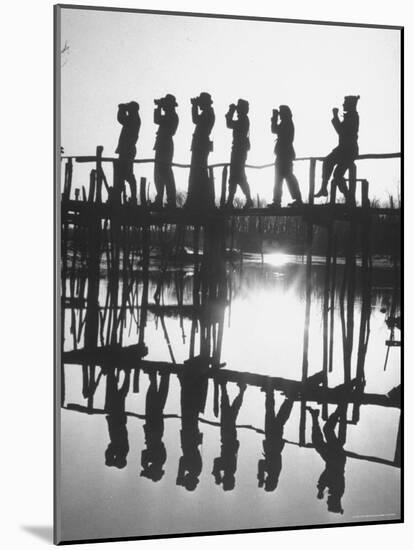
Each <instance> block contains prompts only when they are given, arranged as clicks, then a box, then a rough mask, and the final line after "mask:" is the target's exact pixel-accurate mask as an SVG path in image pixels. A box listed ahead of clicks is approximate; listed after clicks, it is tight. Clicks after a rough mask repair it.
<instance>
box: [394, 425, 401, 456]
mask: <svg viewBox="0 0 414 550" xmlns="http://www.w3.org/2000/svg"><path fill="white" fill-rule="evenodd" d="M394 464H395V466H401V417H400V422H399V424H398V434H397V443H396V445H395V454H394Z"/></svg>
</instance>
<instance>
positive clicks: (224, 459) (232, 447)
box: [212, 383, 246, 491]
mask: <svg viewBox="0 0 414 550" xmlns="http://www.w3.org/2000/svg"><path fill="white" fill-rule="evenodd" d="M245 391H246V384H239V393H238V395H237V396H236V397H235V398H234V400H233V403H232V404H231V405H230V400H229V395H228V393H227V386H226V384H225V383H222V384H221V420H220V437H221V454H220V456H219V457H217V458H215V459H214V465H213V471H212V474H213V476H214V478H215V481H216V484H217V485H220V483H221V484H222V485H223V489H224V490H225V491H232V490H233V489H234V487H235V484H236V478H235V475H236V470H237V453H238V450H239V446H240V443H239V441H238V439H237V429H236V420H237V415H238V414H239V410H240V407H241V405H242V402H243V396H244V392H245Z"/></svg>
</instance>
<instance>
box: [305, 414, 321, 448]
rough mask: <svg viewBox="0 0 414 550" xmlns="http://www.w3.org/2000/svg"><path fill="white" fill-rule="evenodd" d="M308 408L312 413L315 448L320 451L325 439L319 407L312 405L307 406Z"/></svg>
mask: <svg viewBox="0 0 414 550" xmlns="http://www.w3.org/2000/svg"><path fill="white" fill-rule="evenodd" d="M306 408H307V410H308V411H309V412H310V413H311V415H312V443H313V446H314V447H315V450H316V451H318V452H320V450H323V448H324V446H325V441H324V439H323V435H322V430H321V427H320V425H319V420H318V418H319V411H318V410H317V409H312V408H311V407H306Z"/></svg>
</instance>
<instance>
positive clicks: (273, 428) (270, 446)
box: [257, 389, 293, 491]
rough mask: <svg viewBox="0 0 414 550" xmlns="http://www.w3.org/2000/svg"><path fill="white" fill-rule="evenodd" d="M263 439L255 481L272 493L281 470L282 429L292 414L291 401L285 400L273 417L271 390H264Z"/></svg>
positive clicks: (273, 404) (272, 393) (273, 402)
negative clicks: (264, 415) (261, 455)
mask: <svg viewBox="0 0 414 550" xmlns="http://www.w3.org/2000/svg"><path fill="white" fill-rule="evenodd" d="M265 391H266V417H265V439H264V441H263V456H264V458H262V459H260V460H259V467H258V472H257V479H258V480H259V487H264V489H265V491H274V490H275V489H276V487H277V484H278V482H279V476H280V472H281V470H282V451H283V447H284V446H285V441H284V439H283V428H284V426H285V424H286V422H287V421H288V418H289V416H290V413H291V412H292V407H293V400H292V399H289V398H286V399H285V401H284V402H283V403H282V405H281V407H280V409H279V412H278V413H277V415H275V396H274V392H273V389H271V390H268V389H266V390H265Z"/></svg>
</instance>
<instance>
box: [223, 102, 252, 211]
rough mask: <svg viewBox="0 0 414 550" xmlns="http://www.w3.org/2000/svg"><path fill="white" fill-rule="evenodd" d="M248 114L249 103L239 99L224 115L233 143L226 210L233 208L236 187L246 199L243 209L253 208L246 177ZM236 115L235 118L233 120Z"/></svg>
mask: <svg viewBox="0 0 414 550" xmlns="http://www.w3.org/2000/svg"><path fill="white" fill-rule="evenodd" d="M248 112H249V102H248V101H246V100H245V99H239V100H238V102H237V105H235V104H234V103H232V104H231V105H230V106H229V110H228V112H227V113H226V125H227V128H230V129H231V130H233V143H232V149H231V157H230V176H229V196H228V198H227V202H226V206H227V207H228V208H233V200H234V196H235V194H236V189H237V186H238V185H239V186H240V189H241V190H242V191H243V193H244V195H245V197H246V203H245V205H244V208H251V207H252V206H253V201H252V198H251V194H250V187H249V183H248V181H247V176H246V160H247V153H248V151H249V150H250V138H249V131H250V121H249V117H248ZM236 113H237V118H234V115H235V114H236Z"/></svg>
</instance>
